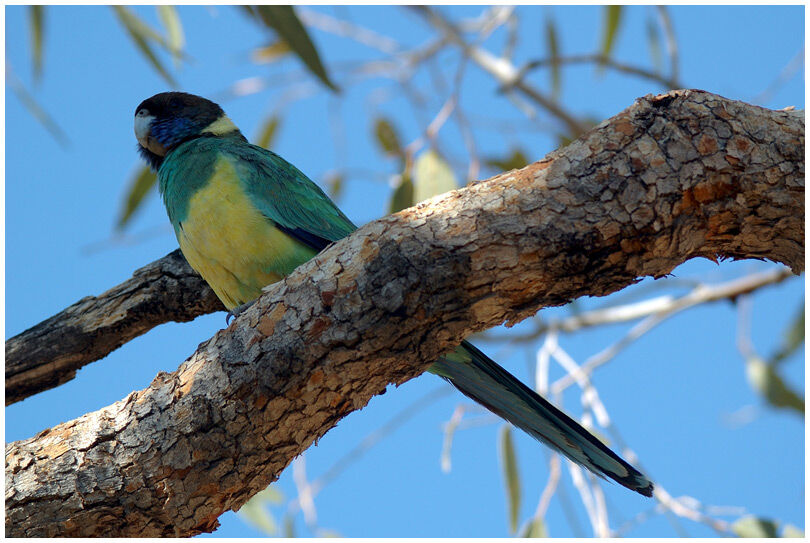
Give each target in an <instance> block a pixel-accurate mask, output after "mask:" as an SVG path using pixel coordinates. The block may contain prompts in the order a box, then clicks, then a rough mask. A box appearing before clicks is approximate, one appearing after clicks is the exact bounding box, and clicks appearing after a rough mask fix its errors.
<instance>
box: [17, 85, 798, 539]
mask: <svg viewBox="0 0 810 543" xmlns="http://www.w3.org/2000/svg"><path fill="white" fill-rule="evenodd" d="M697 256H703V257H706V258H710V259H713V260H714V259H724V258H763V259H769V260H773V261H776V262H782V263H784V264H786V265H788V266H790V267H791V269H792V270H793V271H794V272H795V273H799V272H801V271H803V269H804V120H803V115H802V114H801V113H797V112H785V111H769V110H765V109H761V108H757V107H753V106H749V105H746V104H743V103H740V102H734V101H730V100H726V99H724V98H721V97H718V96H714V95H711V94H708V93H704V92H700V91H675V92H672V93H668V94H666V95H661V96H656V97H645V98H643V99H641V100H639V101H637V102H636V103H635V104H634V105H633V106H632V107H630V108H628V109H627V110H625V111H624V112H622V113H620V114H619V115H617V116H616V117H613V118H611V119H609V120H608V121H605V122H603V123H602V124H600V125H599V126H597V127H595V128H594V129H593V130H592V131H590V132H589V133H587V134H585V135H584V136H583V137H582V138H581V139H579V140H577V141H576V142H574V143H572V144H571V145H569V146H567V147H565V148H563V149H561V150H559V151H556V152H554V153H551V154H550V155H549V156H548V157H546V158H545V159H544V160H542V161H540V162H536V163H534V164H531V165H529V166H527V167H526V168H523V169H522V170H516V171H511V172H507V173H504V174H502V175H499V176H497V177H495V178H492V179H490V180H487V181H484V182H481V183H478V184H475V185H473V186H469V187H466V188H464V189H461V190H458V191H454V192H451V193H448V194H445V195H442V196H439V197H436V198H433V199H431V200H429V201H427V202H425V203H422V204H419V205H417V206H416V207H413V208H410V209H407V210H404V211H402V212H400V213H398V214H396V215H393V216H389V217H385V218H383V219H380V220H378V221H375V222H373V223H370V224H368V225H366V226H364V227H362V228H361V229H360V230H358V231H357V232H356V233H355V234H353V235H351V236H349V237H348V238H346V239H344V240H341V241H340V242H338V243H336V244H335V245H333V246H331V247H330V248H328V249H327V250H325V251H324V252H323V253H321V254H320V255H318V256H317V257H315V258H314V259H313V260H312V261H310V262H308V263H307V264H305V265H303V266H301V267H299V268H298V269H297V270H296V271H295V272H294V273H292V274H291V275H290V276H289V277H288V278H287V279H286V280H284V281H282V282H280V283H277V284H275V285H273V286H271V287H269V288H268V289H267V292H266V294H265V295H264V296H262V297H261V298H260V299H259V301H258V302H257V303H256V304H255V305H254V306H253V307H251V309H250V310H248V311H247V312H246V313H245V314H244V315H242V316H241V317H240V318H239V319H237V320H236V321H235V322H234V323H233V324H232V325H231V326H230V327H229V328H227V329H226V330H223V331H221V332H219V333H217V334H216V335H215V336H214V337H213V338H212V339H210V340H209V341H207V342H205V343H203V344H202V345H201V346H200V347H199V349H198V350H197V352H195V353H194V354H193V355H192V356H191V357H190V358H189V359H188V360H186V361H185V362H184V363H183V364H182V365H181V366H180V368H179V369H178V370H177V371H176V372H174V373H171V374H166V373H161V374H159V375H158V376H157V377H156V378H155V380H154V381H153V382H152V384H151V385H150V386H149V387H148V388H147V389H145V390H142V391H137V392H133V393H131V394H130V395H129V396H127V397H126V398H124V399H123V400H121V401H119V402H117V403H115V404H113V405H111V406H109V407H107V408H105V409H102V410H99V411H97V412H94V413H90V414H88V415H85V416H83V417H81V418H79V419H76V420H74V421H70V422H67V423H65V424H61V425H58V426H56V427H54V428H52V429H50V430H46V431H44V432H42V433H40V434H39V435H37V436H35V437H33V438H31V439H28V440H24V441H19V442H15V443H11V444H10V445H9V446H8V447H7V450H6V534H7V535H13V536H34V535H37V536H55V535H72V536H100V535H107V536H113V535H115V536H135V535H137V536H162V535H173V536H188V535H193V534H196V533H199V532H202V531H210V530H213V529H214V528H215V527H216V525H217V517H218V516H219V515H220V514H221V513H223V512H224V511H226V510H229V509H238V508H239V507H240V506H241V505H242V504H243V503H244V502H245V501H246V500H247V499H248V498H249V497H250V496H252V495H253V494H254V493H256V492H257V491H259V490H260V489H262V488H264V487H265V486H266V485H267V484H268V483H270V482H272V481H273V480H274V479H276V478H277V477H278V475H279V474H280V472H281V470H283V469H284V467H285V466H286V465H287V464H288V463H289V462H290V461H291V460H292V458H294V457H295V456H296V455H297V454H300V453H301V452H302V451H303V450H304V449H306V448H307V447H308V446H309V445H310V444H312V443H313V442H314V441H316V440H317V439H318V438H319V437H320V436H322V435H323V434H324V433H325V432H326V431H327V430H329V429H330V428H331V427H333V426H334V425H335V424H336V422H337V421H338V420H339V419H340V418H342V417H343V416H345V415H346V414H348V413H350V412H351V411H354V410H357V409H360V408H362V407H363V406H364V405H366V403H367V402H368V401H369V399H370V398H371V397H372V396H373V395H375V394H379V393H382V392H383V391H384V390H385V388H386V386H387V385H388V384H389V383H396V384H399V383H402V382H404V381H406V380H408V379H410V378H412V377H414V376H416V375H418V374H420V373H421V372H422V371H423V370H424V369H425V368H426V367H427V366H429V365H430V364H431V363H432V361H433V360H435V359H436V358H437V357H438V356H439V355H440V354H442V353H444V352H447V351H449V350H450V349H452V348H453V347H454V346H455V345H456V344H458V342H459V341H460V340H461V339H463V338H464V337H466V336H467V335H469V334H470V333H473V332H476V331H480V330H483V329H485V328H488V327H491V326H494V325H497V324H501V323H503V322H507V323H515V322H518V321H520V320H521V319H523V318H526V317H528V316H530V315H532V314H534V313H535V312H536V311H537V310H538V309H540V308H542V307H546V306H552V305H558V304H563V303H566V302H568V301H570V300H572V299H574V298H576V297H579V296H582V295H591V296H601V295H605V294H609V293H611V292H614V291H617V290H619V289H621V288H624V287H625V286H627V285H630V284H632V283H634V282H636V281H638V280H639V278H640V277H643V276H653V277H661V276H664V275H666V274H668V273H669V272H670V271H671V270H672V269H673V268H674V267H676V266H677V265H678V264H680V263H682V262H684V261H685V260H688V259H690V258H694V257H697Z"/></svg>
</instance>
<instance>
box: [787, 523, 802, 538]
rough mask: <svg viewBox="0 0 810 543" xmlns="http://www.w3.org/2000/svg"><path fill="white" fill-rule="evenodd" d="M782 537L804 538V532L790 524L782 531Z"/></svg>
mask: <svg viewBox="0 0 810 543" xmlns="http://www.w3.org/2000/svg"><path fill="white" fill-rule="evenodd" d="M782 537H804V530H801V529H799V528H797V527H796V526H794V525H792V524H788V525H786V526H785V527H784V528H783V529H782Z"/></svg>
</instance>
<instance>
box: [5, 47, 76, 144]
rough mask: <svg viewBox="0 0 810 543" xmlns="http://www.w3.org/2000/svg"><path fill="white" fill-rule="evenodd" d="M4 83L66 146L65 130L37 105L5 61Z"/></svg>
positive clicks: (67, 142) (54, 136)
mask: <svg viewBox="0 0 810 543" xmlns="http://www.w3.org/2000/svg"><path fill="white" fill-rule="evenodd" d="M6 85H8V87H9V89H11V92H12V93H13V94H14V95H15V96H16V97H17V99H18V100H19V101H20V103H21V104H22V105H23V107H25V109H27V110H28V112H29V113H30V114H31V115H33V116H34V119H36V120H37V121H38V122H39V123H40V124H41V125H42V126H43V127H45V130H47V131H48V132H50V134H51V136H53V138H54V139H55V140H56V141H58V142H59V144H60V145H62V146H63V147H67V146H68V144H69V143H70V142H69V140H68V137H67V135H66V134H65V132H64V131H63V130H62V129H61V128H60V127H59V125H58V124H56V121H55V120H54V119H53V117H51V116H50V114H49V113H48V112H47V111H45V109H44V108H43V107H42V106H40V105H39V102H37V101H36V99H35V98H34V96H33V95H32V94H31V93H30V92H28V89H26V88H25V85H23V84H22V81H20V80H19V78H18V77H17V76H16V75H15V74H14V72H13V71H12V69H11V64H10V63H9V62H6Z"/></svg>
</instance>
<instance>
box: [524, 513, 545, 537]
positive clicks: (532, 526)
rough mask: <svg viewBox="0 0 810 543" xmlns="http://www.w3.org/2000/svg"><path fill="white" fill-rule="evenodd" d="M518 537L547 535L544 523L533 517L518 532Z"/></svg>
mask: <svg viewBox="0 0 810 543" xmlns="http://www.w3.org/2000/svg"><path fill="white" fill-rule="evenodd" d="M518 537H523V538H526V537H548V531H547V530H546V523H545V522H543V519H541V518H536V517H535V518H533V519H532V520H531V521H530V522H529V523H528V524H527V525H526V527H525V528H524V529H523V531H522V532H520V535H519V536H518Z"/></svg>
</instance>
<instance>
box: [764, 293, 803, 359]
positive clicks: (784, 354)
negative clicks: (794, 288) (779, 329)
mask: <svg viewBox="0 0 810 543" xmlns="http://www.w3.org/2000/svg"><path fill="white" fill-rule="evenodd" d="M803 343H804V300H802V303H801V305H800V306H799V309H798V311H797V312H796V316H795V317H794V318H793V320H792V321H791V323H790V325H789V326H788V328H787V330H785V337H784V338H783V340H782V345H781V346H780V347H779V350H778V351H776V352H775V353H774V354H773V356H771V359H770V363H771V364H774V365H778V364H780V363H781V362H782V361H784V360H785V359H786V358H788V357H789V356H790V355H792V354H793V353H794V352H796V350H797V349H798V348H799V347H801V346H802V344H803Z"/></svg>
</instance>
